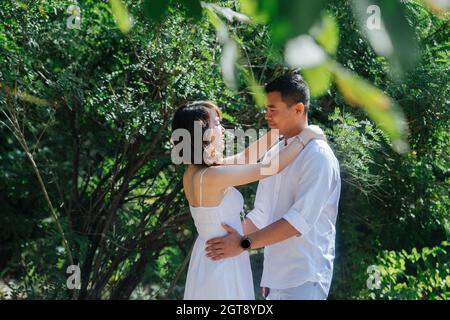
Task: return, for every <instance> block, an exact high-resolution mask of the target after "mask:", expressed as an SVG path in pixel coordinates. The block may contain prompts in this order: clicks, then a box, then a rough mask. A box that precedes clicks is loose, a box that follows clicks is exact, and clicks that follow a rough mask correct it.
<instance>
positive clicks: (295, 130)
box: [283, 119, 308, 145]
mask: <svg viewBox="0 0 450 320" xmlns="http://www.w3.org/2000/svg"><path fill="white" fill-rule="evenodd" d="M307 126H308V120H307V119H306V120H305V122H304V123H300V124H299V125H298V126H296V127H295V128H293V129H292V130H290V131H289V132H288V133H285V134H284V135H283V138H284V145H287V141H288V139H290V138H292V137H295V136H296V135H298V134H300V132H302V130H303V129H304V128H306V127H307Z"/></svg>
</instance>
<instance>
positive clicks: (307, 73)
mask: <svg viewBox="0 0 450 320" xmlns="http://www.w3.org/2000/svg"><path fill="white" fill-rule="evenodd" d="M302 74H303V76H304V78H305V81H306V82H307V83H308V85H309V88H310V91H311V96H313V97H319V96H321V95H323V94H324V93H326V92H327V90H328V89H329V87H330V85H331V80H332V72H331V70H330V63H329V62H328V61H327V62H325V63H323V64H321V65H319V66H316V67H312V68H307V69H303V70H302Z"/></svg>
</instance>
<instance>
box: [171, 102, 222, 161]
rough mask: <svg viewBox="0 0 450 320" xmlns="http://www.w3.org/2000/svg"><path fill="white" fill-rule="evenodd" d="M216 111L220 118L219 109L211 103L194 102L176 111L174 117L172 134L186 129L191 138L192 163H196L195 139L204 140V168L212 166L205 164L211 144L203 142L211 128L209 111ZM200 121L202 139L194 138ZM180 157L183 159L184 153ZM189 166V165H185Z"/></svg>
mask: <svg viewBox="0 0 450 320" xmlns="http://www.w3.org/2000/svg"><path fill="white" fill-rule="evenodd" d="M211 109H212V110H215V111H216V112H217V114H218V116H219V117H220V116H221V114H220V110H219V108H218V107H217V106H216V105H215V104H214V103H212V102H210V101H194V102H190V103H185V104H182V105H181V106H179V107H178V108H177V110H176V111H175V114H174V116H173V120H172V132H174V131H175V130H177V129H185V130H187V131H188V132H189V135H190V137H191V157H190V163H195V162H194V156H195V151H194V146H195V143H194V138H197V139H201V140H202V150H201V152H202V157H201V161H202V163H201V164H202V165H204V166H210V165H211V164H207V163H205V159H204V156H203V155H204V151H205V148H206V147H207V146H208V145H209V144H210V142H209V141H203V137H204V135H205V132H206V130H208V129H209V128H210V122H209V121H210V116H209V112H208V110H211ZM196 121H199V122H200V123H201V128H202V133H201V134H202V135H201V137H195V136H194V126H195V122H196ZM182 142H183V139H180V141H178V142H176V143H175V146H176V145H178V144H179V143H182ZM180 156H181V157H183V151H182V150H181V153H180ZM184 164H187V163H184ZM197 164H200V163H197Z"/></svg>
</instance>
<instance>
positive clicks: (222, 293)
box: [172, 101, 324, 300]
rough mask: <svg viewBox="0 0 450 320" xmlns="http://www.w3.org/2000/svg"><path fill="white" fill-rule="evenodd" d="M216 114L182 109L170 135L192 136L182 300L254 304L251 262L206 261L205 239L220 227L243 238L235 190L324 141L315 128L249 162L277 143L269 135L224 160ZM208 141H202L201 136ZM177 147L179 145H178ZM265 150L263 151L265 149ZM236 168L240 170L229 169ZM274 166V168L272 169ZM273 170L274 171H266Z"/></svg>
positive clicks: (201, 106) (207, 106) (202, 107)
mask: <svg viewBox="0 0 450 320" xmlns="http://www.w3.org/2000/svg"><path fill="white" fill-rule="evenodd" d="M220 120H221V119H220V111H219V108H218V107H217V106H215V105H214V104H213V103H211V102H208V101H198V102H193V103H190V104H186V105H183V106H181V107H180V108H178V109H177V111H176V112H175V115H174V119H173V123H172V130H173V131H175V130H177V129H184V130H187V131H188V132H189V134H190V137H191V143H190V147H191V148H190V151H191V157H190V161H189V163H187V164H188V166H187V168H186V171H185V173H184V175H183V187H184V192H185V195H186V198H187V200H188V202H189V207H190V211H191V215H192V218H193V219H194V223H195V226H196V229H197V232H198V238H197V240H196V241H195V244H194V248H193V250H192V255H191V260H190V263H189V269H188V275H187V280H186V286H185V293H184V299H208V300H211V299H243V300H253V299H255V296H254V288H253V278H252V271H251V267H250V258H249V255H248V252H247V251H245V252H243V253H242V254H240V255H239V256H236V257H233V258H229V259H224V260H218V261H212V260H210V259H208V258H207V257H206V252H205V242H206V240H208V239H210V238H214V237H218V236H223V235H225V234H226V232H225V230H224V229H223V228H222V225H221V224H222V223H226V224H228V225H230V226H231V227H233V228H235V229H236V230H237V231H238V232H239V233H240V234H242V233H243V231H242V230H243V228H242V225H241V219H240V213H241V212H243V205H244V199H243V197H242V194H241V193H240V192H239V191H238V190H237V189H236V188H234V187H235V186H239V185H244V184H248V183H251V182H254V181H258V180H260V179H264V178H266V177H268V176H269V175H274V174H277V173H278V172H280V171H281V170H283V169H284V168H285V167H286V166H288V165H289V164H290V162H291V161H293V160H294V159H295V158H296V157H297V155H298V154H299V152H300V151H301V149H302V148H303V147H304V145H306V144H307V143H308V142H309V141H310V140H311V139H313V138H322V139H324V136H323V133H322V131H321V130H320V129H319V128H318V127H316V126H310V127H307V128H305V129H304V130H302V132H301V134H300V135H298V136H296V139H294V141H293V142H292V143H290V144H289V145H288V146H287V147H286V148H284V149H283V150H282V151H281V152H280V153H279V154H275V155H273V156H272V157H270V158H269V160H268V161H264V163H262V162H260V163H256V162H255V163H250V158H251V155H257V158H258V160H259V159H260V158H261V157H262V156H263V155H264V154H265V153H266V151H267V149H268V147H270V146H271V145H272V144H273V143H274V142H276V141H277V140H278V135H277V134H276V132H274V131H270V132H269V133H267V134H266V135H264V136H263V137H262V138H260V139H259V140H258V141H256V142H254V143H253V144H252V145H250V146H249V147H248V148H247V149H246V150H244V151H243V152H242V153H239V154H237V155H234V156H232V157H228V158H225V159H224V158H223V157H222V152H223V149H224V129H223V127H222V125H221V124H220ZM196 123H197V125H198V124H200V125H201V131H202V132H201V134H202V135H201V136H199V137H195V135H194V132H195V129H194V128H195V125H196ZM205 136H207V137H208V139H206V141H203V137H205ZM192 137H193V138H194V139H201V140H202V142H201V143H199V144H198V145H200V147H201V149H202V150H201V155H202V156H201V160H200V163H199V164H195V161H194V160H195V151H196V150H194V146H195V145H196V142H195V141H194V139H192ZM178 143H181V142H178ZM264 146H266V147H264ZM235 163H238V164H240V165H232V164H235ZM276 164H277V165H276ZM268 167H271V168H272V167H274V168H275V169H274V170H268Z"/></svg>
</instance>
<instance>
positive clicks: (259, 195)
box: [246, 181, 269, 229]
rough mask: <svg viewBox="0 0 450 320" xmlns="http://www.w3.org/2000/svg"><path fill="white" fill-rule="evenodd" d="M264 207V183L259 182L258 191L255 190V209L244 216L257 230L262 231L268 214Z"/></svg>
mask: <svg viewBox="0 0 450 320" xmlns="http://www.w3.org/2000/svg"><path fill="white" fill-rule="evenodd" d="M266 197H267V196H266ZM266 207H267V205H266V201H265V197H264V182H263V181H260V182H259V184H258V189H257V190H256V196H255V208H254V209H253V210H252V211H250V212H249V213H248V214H247V216H246V217H247V218H249V219H250V220H251V221H252V222H253V224H254V225H255V226H256V227H257V228H258V229H262V228H264V227H266V226H267V221H268V214H269V212H268V211H267V208H266Z"/></svg>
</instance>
